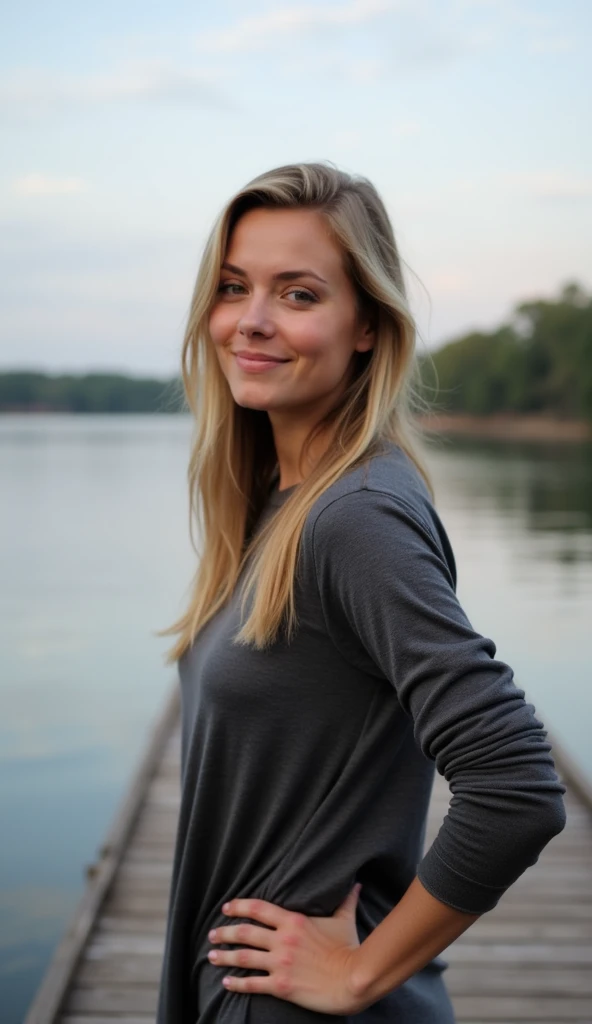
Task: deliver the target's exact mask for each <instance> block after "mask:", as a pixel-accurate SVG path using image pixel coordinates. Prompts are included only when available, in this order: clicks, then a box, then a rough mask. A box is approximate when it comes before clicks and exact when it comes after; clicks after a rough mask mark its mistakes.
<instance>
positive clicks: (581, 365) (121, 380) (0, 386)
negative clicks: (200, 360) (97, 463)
mask: <svg viewBox="0 0 592 1024" xmlns="http://www.w3.org/2000/svg"><path fill="white" fill-rule="evenodd" d="M420 367H421V378H422V382H423V383H422V388H421V395H422V397H423V399H424V401H425V402H426V403H427V405H428V407H431V408H433V409H434V410H435V411H440V412H451V413H455V412H458V413H461V412H462V413H469V414H472V415H476V416H487V415H490V414H492V413H500V412H508V413H514V414H521V413H522V414H526V413H531V414H532V413H540V414H550V415H553V416H559V417H563V418H565V419H587V420H592V296H590V295H587V294H586V292H585V291H584V290H583V288H581V287H580V285H579V284H577V283H575V282H569V283H568V284H566V285H565V286H564V287H563V288H562V289H561V291H560V293H559V296H558V297H557V298H556V299H537V300H534V301H531V302H523V303H520V304H519V305H517V306H516V307H515V309H514V311H513V315H512V317H511V320H510V323H507V324H502V325H501V326H500V327H498V328H496V330H494V331H491V332H489V333H488V332H484V331H472V332H471V333H469V334H467V335H465V336H464V337H461V338H458V339H457V340H455V341H451V342H449V343H448V344H446V345H444V346H443V347H442V348H440V349H438V351H436V352H434V353H431V354H430V355H429V356H428V355H423V356H421V357H420ZM185 408H186V406H185V400H184V396H183V393H182V386H181V381H180V379H177V378H173V379H171V380H165V381H162V380H154V379H150V378H145V379H141V378H134V377H127V376H124V375H123V374H111V373H88V374H84V375H81V376H74V375H71V374H63V375H51V374H45V373H38V372H26V371H14V372H8V373H0V412H7V411H10V410H23V411H45V410H46V411H55V412H80V413H85V412H86V413H134V412H136V413H147V412H154V413H158V412H181V411H183V410H184V409H185Z"/></svg>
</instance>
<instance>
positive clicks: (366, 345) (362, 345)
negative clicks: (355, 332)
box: [356, 321, 376, 352]
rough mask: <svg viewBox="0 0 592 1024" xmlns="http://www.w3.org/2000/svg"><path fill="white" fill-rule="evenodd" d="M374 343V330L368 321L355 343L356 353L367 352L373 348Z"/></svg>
mask: <svg viewBox="0 0 592 1024" xmlns="http://www.w3.org/2000/svg"><path fill="white" fill-rule="evenodd" d="M375 342H376V328H375V327H374V324H373V323H372V322H371V321H368V322H367V323H366V324H365V325H364V326H363V329H362V332H361V334H360V337H359V339H358V341H357V343H356V352H368V351H369V350H370V349H371V348H374V344H375Z"/></svg>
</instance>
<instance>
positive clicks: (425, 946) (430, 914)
mask: <svg viewBox="0 0 592 1024" xmlns="http://www.w3.org/2000/svg"><path fill="white" fill-rule="evenodd" d="M478 917H479V915H478V914H465V913H463V912H462V911H460V910H454V909H453V908H452V907H448V906H446V904H445V903H441V902H440V901H439V900H437V899H435V898H434V897H433V896H431V895H430V893H429V892H428V891H427V889H424V887H423V885H422V884H421V882H420V881H419V879H418V878H414V880H413V882H412V883H411V885H410V886H409V888H408V889H407V892H406V893H405V895H404V896H403V898H402V899H401V900H399V902H398V903H397V905H396V907H394V908H393V910H391V912H390V914H387V916H386V917H385V918H384V920H383V921H381V922H380V924H379V925H378V926H377V927H376V928H375V929H374V931H373V932H371V933H370V935H369V936H368V938H367V939H365V941H364V942H363V943H362V944H361V946H359V947H358V949H357V950H356V953H355V956H354V957H353V958H352V968H353V969H352V976H351V986H352V990H353V994H354V997H355V999H356V1000H357V1001H358V1004H359V1006H360V1009H365V1008H366V1007H367V1006H370V1005H371V1004H372V1003H375V1002H376V1001H377V1000H378V999H381V998H382V997H383V996H385V995H386V994H387V993H388V992H391V991H392V990H393V989H395V988H398V987H399V985H402V984H403V982H404V981H407V979H408V978H410V977H411V975H412V974H415V973H416V971H419V970H421V968H422V967H425V965H426V964H427V963H428V962H429V961H430V960H431V959H432V957H434V956H437V955H438V953H441V952H442V950H443V949H446V947H447V946H449V945H450V943H451V942H454V940H455V939H457V938H458V936H459V935H462V933H463V932H464V931H466V930H467V928H468V927H469V926H470V925H472V924H473V922H474V921H476V920H477V918H478Z"/></svg>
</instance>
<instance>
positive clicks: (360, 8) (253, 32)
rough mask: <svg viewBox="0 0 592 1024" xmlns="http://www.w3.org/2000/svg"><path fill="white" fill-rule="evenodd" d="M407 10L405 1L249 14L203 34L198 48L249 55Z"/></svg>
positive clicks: (357, 0)
mask: <svg viewBox="0 0 592 1024" xmlns="http://www.w3.org/2000/svg"><path fill="white" fill-rule="evenodd" d="M404 7H407V3H406V2H404V0H349V3H341V4H339V5H334V4H314V5H313V4H307V5H304V4H303V5H299V6H293V7H275V8H273V9H271V10H269V11H268V12H267V13H265V14H262V15H249V16H247V17H246V18H241V19H240V20H239V21H237V22H235V24H234V25H230V26H229V27H227V28H221V29H214V30H212V31H209V32H202V33H200V35H199V36H198V37H197V40H196V45H197V48H198V49H199V50H200V51H207V52H208V53H237V52H240V53H245V52H253V51H254V50H266V49H269V47H270V46H272V45H273V43H274V42H276V41H277V40H283V39H288V40H291V39H292V38H293V37H294V35H295V34H300V35H305V34H307V33H310V32H316V31H318V30H319V29H321V30H322V29H326V28H332V29H336V28H350V27H355V26H359V25H363V24H364V23H367V22H371V21H374V20H376V19H378V18H380V17H382V16H383V15H385V14H390V13H391V12H392V11H397V10H401V9H402V8H404Z"/></svg>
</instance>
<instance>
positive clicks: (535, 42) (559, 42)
mask: <svg viewBox="0 0 592 1024" xmlns="http://www.w3.org/2000/svg"><path fill="white" fill-rule="evenodd" d="M528 49H529V51H530V53H570V52H571V51H572V50H573V49H575V40H574V39H572V38H571V37H569V36H537V37H534V38H533V39H531V40H530V42H529V44H528Z"/></svg>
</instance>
